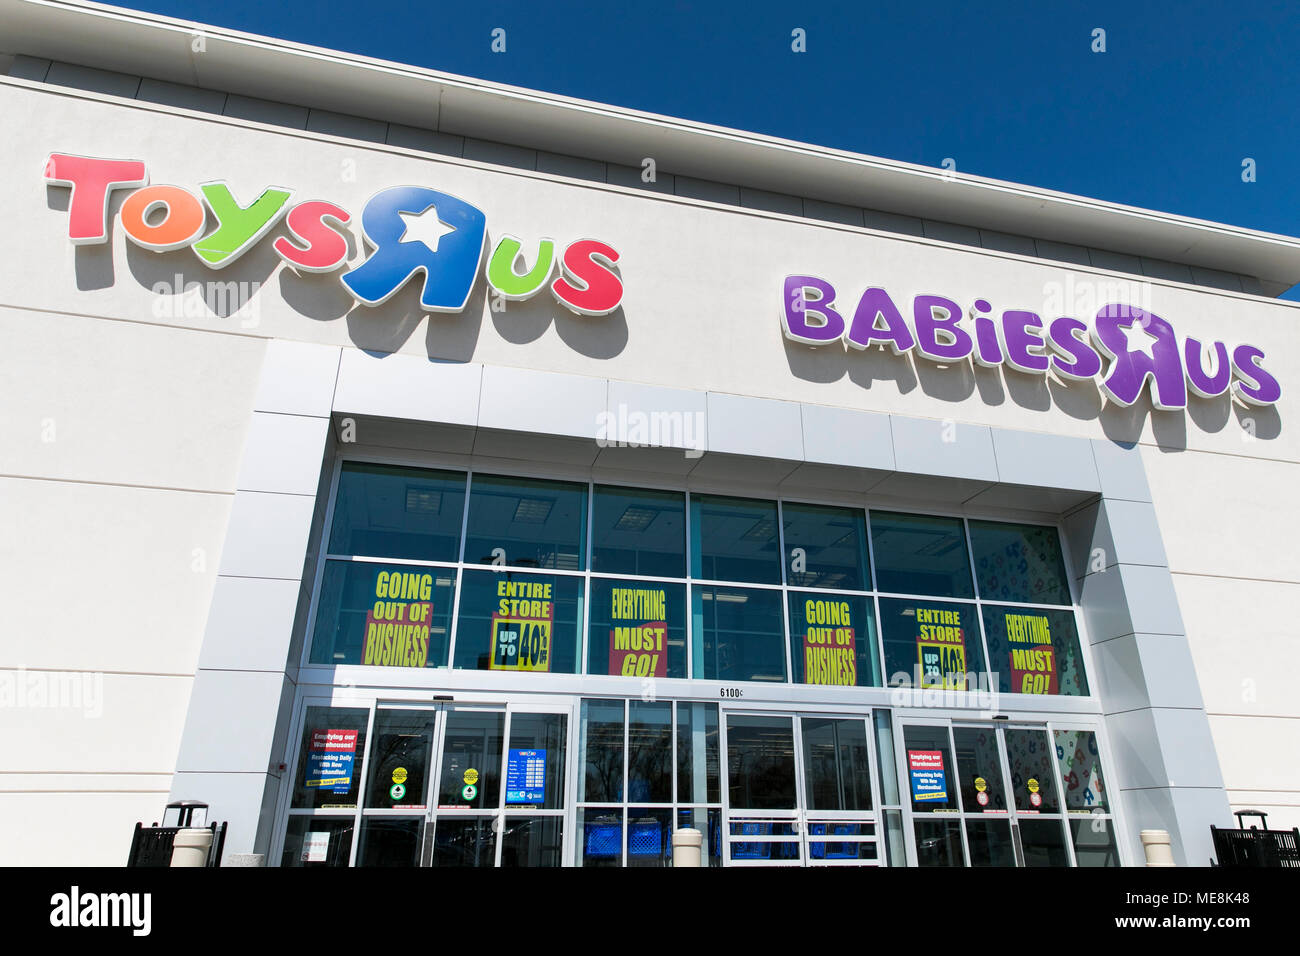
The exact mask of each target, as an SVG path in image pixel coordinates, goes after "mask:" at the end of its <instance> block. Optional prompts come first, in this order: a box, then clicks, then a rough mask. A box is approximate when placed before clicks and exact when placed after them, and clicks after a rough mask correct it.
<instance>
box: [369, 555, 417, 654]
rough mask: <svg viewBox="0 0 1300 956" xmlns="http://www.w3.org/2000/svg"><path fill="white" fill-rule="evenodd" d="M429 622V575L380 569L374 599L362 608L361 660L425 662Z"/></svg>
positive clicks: (376, 579)
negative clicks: (364, 634) (364, 615)
mask: <svg viewBox="0 0 1300 956" xmlns="http://www.w3.org/2000/svg"><path fill="white" fill-rule="evenodd" d="M432 623H433V575H432V574H424V573H419V572H403V571H380V572H379V575H378V577H376V578H375V602H374V605H373V606H372V607H370V608H369V609H368V610H367V611H366V646H365V651H364V653H363V655H362V659H361V663H363V664H378V665H380V666H383V667H424V666H425V665H426V664H427V663H428V662H429V628H430V625H431V624H432Z"/></svg>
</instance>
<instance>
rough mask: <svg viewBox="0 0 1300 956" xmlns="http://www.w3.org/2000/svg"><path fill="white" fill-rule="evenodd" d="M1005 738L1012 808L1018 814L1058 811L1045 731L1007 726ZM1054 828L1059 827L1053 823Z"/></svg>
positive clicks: (1058, 806) (1059, 810)
mask: <svg viewBox="0 0 1300 956" xmlns="http://www.w3.org/2000/svg"><path fill="white" fill-rule="evenodd" d="M1006 739H1007V760H1008V761H1010V763H1011V790H1012V793H1014V795H1015V798H1016V809H1017V810H1019V811H1020V812H1021V813H1022V814H1023V813H1060V812H1061V805H1060V803H1059V802H1058V801H1057V799H1056V783H1055V782H1054V780H1053V776H1054V772H1053V770H1052V758H1051V753H1050V751H1049V750H1048V743H1047V731H1045V730H1016V729H1008V730H1007V732H1006ZM1056 828H1057V830H1058V831H1059V830H1060V825H1059V824H1057V825H1056ZM1022 833H1023V829H1022ZM1058 837H1059V833H1058Z"/></svg>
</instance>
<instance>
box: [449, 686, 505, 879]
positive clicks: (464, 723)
mask: <svg viewBox="0 0 1300 956" xmlns="http://www.w3.org/2000/svg"><path fill="white" fill-rule="evenodd" d="M446 724H447V729H446V730H445V731H444V732H443V736H442V773H440V774H439V775H438V806H439V807H447V808H453V809H458V810H471V809H472V810H495V809H496V808H497V807H498V806H500V798H501V741H502V738H503V737H504V736H505V725H506V715H505V713H504V712H502V711H499V710H461V709H459V708H457V709H455V710H448V711H447V715H446ZM438 826H439V827H441V826H442V823H441V821H439V823H438ZM489 865H491V864H490V863H489Z"/></svg>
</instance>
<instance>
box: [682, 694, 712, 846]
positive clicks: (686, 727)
mask: <svg viewBox="0 0 1300 956" xmlns="http://www.w3.org/2000/svg"><path fill="white" fill-rule="evenodd" d="M718 767H719V763H718V705H717V704H702V703H701V704H694V703H687V702H686V701H680V702H679V703H678V704H677V800H678V801H679V802H680V803H718V802H719V801H721V800H722V795H721V794H722V791H721V789H720V787H719V784H718ZM700 832H703V831H700Z"/></svg>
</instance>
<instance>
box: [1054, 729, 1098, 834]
mask: <svg viewBox="0 0 1300 956" xmlns="http://www.w3.org/2000/svg"><path fill="white" fill-rule="evenodd" d="M1052 737H1053V739H1054V741H1055V743H1056V760H1057V763H1058V764H1060V767H1061V779H1062V780H1064V781H1065V809H1066V811H1067V812H1069V813H1077V812H1081V811H1087V812H1092V811H1093V810H1106V809H1109V804H1108V802H1107V795H1106V782H1105V780H1104V778H1103V777H1102V774H1101V757H1100V755H1099V754H1098V753H1097V735H1096V734H1095V733H1093V732H1092V731H1091V730H1054V731H1052Z"/></svg>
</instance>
